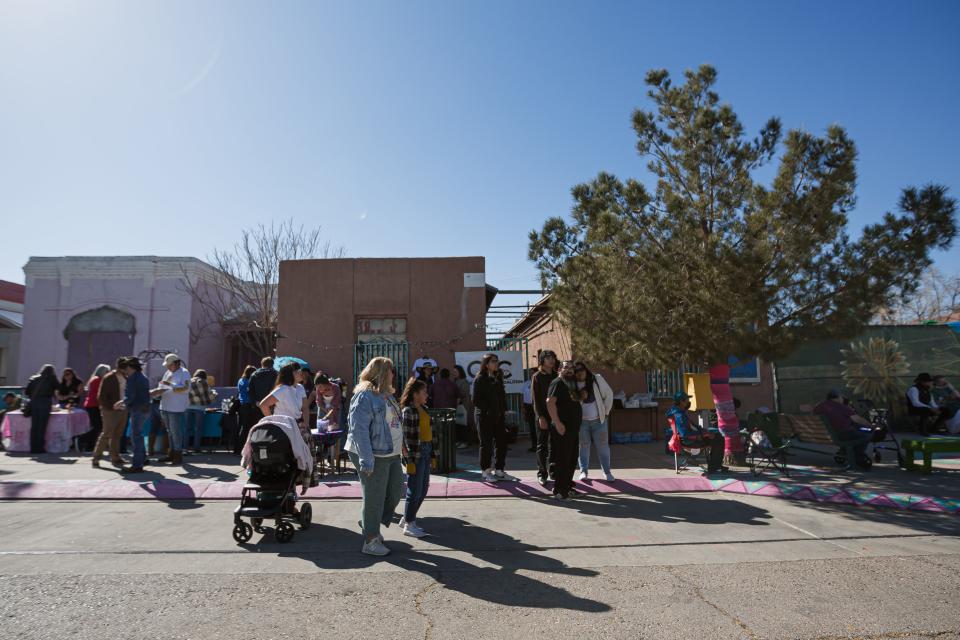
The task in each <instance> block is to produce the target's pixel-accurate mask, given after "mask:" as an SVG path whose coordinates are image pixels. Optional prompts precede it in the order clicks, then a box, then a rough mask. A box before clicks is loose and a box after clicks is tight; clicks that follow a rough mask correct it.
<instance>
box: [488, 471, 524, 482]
mask: <svg viewBox="0 0 960 640" xmlns="http://www.w3.org/2000/svg"><path fill="white" fill-rule="evenodd" d="M494 475H495V476H497V480H503V481H505V482H517V481H518V480H519V478H515V477H513V476H511V475H510V474H509V473H506V472H505V471H504V470H503V469H497V470H496V471H495V472H494Z"/></svg>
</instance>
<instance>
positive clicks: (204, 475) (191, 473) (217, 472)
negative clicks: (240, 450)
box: [177, 462, 240, 482]
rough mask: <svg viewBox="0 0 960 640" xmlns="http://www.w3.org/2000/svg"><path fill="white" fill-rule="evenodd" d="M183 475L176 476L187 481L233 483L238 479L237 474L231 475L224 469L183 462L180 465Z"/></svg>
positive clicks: (231, 473) (238, 475)
mask: <svg viewBox="0 0 960 640" xmlns="http://www.w3.org/2000/svg"><path fill="white" fill-rule="evenodd" d="M182 467H183V471H184V473H178V474H177V475H178V476H180V477H181V478H186V479H187V480H218V481H220V482H233V481H234V480H236V479H237V478H239V477H240V474H239V473H233V472H231V471H227V470H226V469H220V468H217V467H198V466H197V465H195V464H190V463H189V462H184V463H183V464H182Z"/></svg>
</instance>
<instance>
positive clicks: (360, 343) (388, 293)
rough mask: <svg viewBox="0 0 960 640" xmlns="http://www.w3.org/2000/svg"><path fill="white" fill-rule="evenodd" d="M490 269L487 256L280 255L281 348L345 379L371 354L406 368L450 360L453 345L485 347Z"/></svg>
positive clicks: (491, 292) (445, 363)
mask: <svg viewBox="0 0 960 640" xmlns="http://www.w3.org/2000/svg"><path fill="white" fill-rule="evenodd" d="M485 270H486V261H485V259H484V258H482V257H465V258H356V259H347V258H342V259H324V260H291V261H286V262H282V263H280V291H279V309H278V316H279V333H280V337H279V340H278V344H277V354H278V355H291V356H297V357H300V358H303V359H305V360H307V361H308V362H309V363H310V364H311V366H312V368H313V369H314V371H317V370H323V371H324V372H327V373H330V374H333V375H338V376H340V377H342V378H344V379H345V380H350V379H351V378H352V376H354V375H355V373H354V371H355V369H357V368H358V367H360V366H362V364H363V363H364V362H365V360H366V359H368V358H370V357H373V356H374V355H387V356H389V357H392V358H393V359H394V360H395V361H396V364H397V365H398V367H399V368H401V369H405V370H406V374H407V375H409V373H410V367H412V365H413V363H414V361H415V360H416V359H417V358H420V357H425V356H429V357H431V358H433V359H435V360H437V362H438V364H439V365H440V366H441V367H448V368H449V367H453V365H454V364H455V361H454V353H455V352H457V351H481V350H483V349H485V348H486V327H485V324H486V312H487V308H488V307H489V305H490V304H491V302H492V301H493V297H494V296H495V295H496V289H494V288H493V287H490V286H488V285H487V284H486V280H485V276H484V274H485Z"/></svg>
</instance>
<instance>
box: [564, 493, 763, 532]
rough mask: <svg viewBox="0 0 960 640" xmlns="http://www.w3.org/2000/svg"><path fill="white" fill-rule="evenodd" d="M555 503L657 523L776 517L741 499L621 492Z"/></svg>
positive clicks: (606, 515)
mask: <svg viewBox="0 0 960 640" xmlns="http://www.w3.org/2000/svg"><path fill="white" fill-rule="evenodd" d="M556 506H557V507H559V508H564V509H571V510H574V511H579V512H580V513H582V514H584V515H587V516H593V517H597V518H630V519H633V520H649V521H654V522H667V523H670V522H686V523H691V524H746V525H760V526H766V525H769V524H770V523H769V522H768V520H770V519H771V518H773V516H772V515H770V512H769V511H767V510H766V509H761V508H760V507H756V506H753V505H751V504H746V503H744V502H741V501H739V500H728V499H723V498H718V499H714V500H710V499H705V498H703V497H695V496H686V495H676V494H670V493H647V494H644V495H641V496H635V497H632V498H628V497H624V496H618V495H609V494H608V495H584V496H580V497H578V498H576V499H574V500H567V501H565V502H558V503H556Z"/></svg>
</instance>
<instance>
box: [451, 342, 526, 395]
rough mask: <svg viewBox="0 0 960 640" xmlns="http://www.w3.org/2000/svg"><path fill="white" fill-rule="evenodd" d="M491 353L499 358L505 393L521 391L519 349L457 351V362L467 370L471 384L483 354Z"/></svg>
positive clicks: (521, 359)
mask: <svg viewBox="0 0 960 640" xmlns="http://www.w3.org/2000/svg"><path fill="white" fill-rule="evenodd" d="M488 353H492V354H494V355H495V356H497V358H499V360H500V371H502V372H503V386H504V387H505V388H506V390H507V393H523V352H521V351H465V352H460V351H458V352H457V364H458V365H460V366H461V367H463V370H464V371H466V372H467V378H468V379H469V380H470V383H471V385H472V384H473V379H474V378H475V377H477V373H479V372H480V363H481V362H482V361H483V356H485V355H487V354H488Z"/></svg>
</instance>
